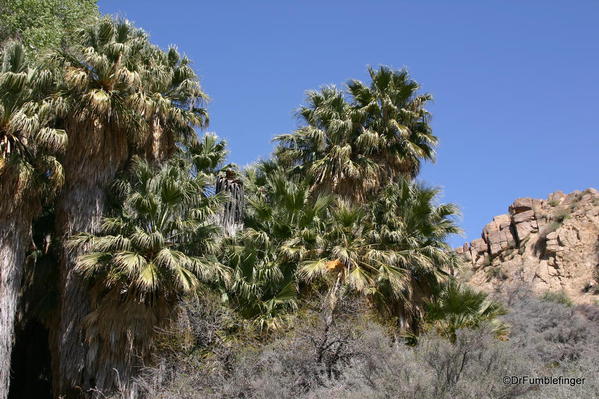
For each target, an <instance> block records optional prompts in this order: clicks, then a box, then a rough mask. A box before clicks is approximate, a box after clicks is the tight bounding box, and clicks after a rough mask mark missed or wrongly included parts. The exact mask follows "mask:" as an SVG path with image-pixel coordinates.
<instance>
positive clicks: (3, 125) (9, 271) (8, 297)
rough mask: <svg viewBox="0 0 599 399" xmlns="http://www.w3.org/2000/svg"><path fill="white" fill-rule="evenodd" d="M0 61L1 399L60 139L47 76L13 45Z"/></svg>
mask: <svg viewBox="0 0 599 399" xmlns="http://www.w3.org/2000/svg"><path fill="white" fill-rule="evenodd" d="M0 59H1V60H2V64H1V65H0V92H1V93H2V95H1V96H0V192H1V193H2V198H3V200H2V202H0V399H5V398H6V397H7V395H8V384H9V371H10V354H11V350H12V344H13V339H14V337H13V335H14V320H15V314H16V309H17V295H18V292H19V287H20V284H21V277H22V274H23V263H24V260H25V254H26V252H27V250H28V248H29V238H30V235H31V223H32V220H33V218H34V217H35V216H36V215H37V214H38V213H39V212H40V210H41V205H42V201H43V200H44V199H48V198H50V197H51V196H52V195H53V194H54V193H55V192H56V190H57V189H58V188H59V187H60V185H61V184H62V179H63V177H62V169H61V166H60V164H59V163H58V162H57V160H56V158H55V157H54V155H55V154H56V153H57V152H60V151H61V150H62V149H63V147H64V146H65V144H66V135H65V133H64V131H62V130H59V129H54V128H53V127H52V126H53V122H54V115H53V113H52V112H51V109H50V107H49V106H48V104H47V103H45V102H44V98H45V96H46V95H47V94H48V93H49V92H50V91H51V90H52V86H53V85H52V75H51V74H50V72H49V71H46V70H41V69H35V68H31V67H29V66H28V65H27V64H26V62H25V51H24V48H23V46H22V45H21V44H20V43H17V42H9V43H7V44H6V45H5V47H4V48H3V49H2V50H1V52H0Z"/></svg>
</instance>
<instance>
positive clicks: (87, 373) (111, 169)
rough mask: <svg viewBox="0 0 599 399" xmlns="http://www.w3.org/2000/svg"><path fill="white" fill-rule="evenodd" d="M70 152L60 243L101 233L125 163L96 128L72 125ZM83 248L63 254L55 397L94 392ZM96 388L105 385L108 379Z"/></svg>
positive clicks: (117, 138)
mask: <svg viewBox="0 0 599 399" xmlns="http://www.w3.org/2000/svg"><path fill="white" fill-rule="evenodd" d="M67 132H69V133H70V137H69V148H68V149H67V152H66V154H65V159H64V161H63V166H64V170H65V177H66V182H67V185H66V186H65V188H64V190H63V192H62V193H61V196H60V198H59V200H58V204H57V207H56V214H57V231H58V232H60V234H61V236H62V237H63V240H66V239H67V238H68V237H69V236H70V235H72V234H76V233H79V232H87V233H97V232H98V231H99V228H100V225H101V221H102V216H103V213H104V207H105V202H106V189H107V188H108V186H109V184H110V183H111V182H112V180H113V179H114V177H115V175H116V173H117V172H118V171H119V170H120V169H122V168H123V166H124V165H125V162H126V160H127V157H128V148H127V139H126V135H125V134H124V133H123V132H114V131H111V130H110V129H107V128H105V127H104V126H102V125H101V124H100V123H97V122H96V123H91V124H90V125H88V126H81V125H79V124H77V123H71V126H68V127H67ZM83 250H84V248H81V249H78V250H72V251H71V250H67V249H66V248H63V250H62V253H61V259H60V290H61V295H60V321H59V323H58V328H57V331H56V332H55V334H54V336H53V341H54V347H53V351H52V352H53V373H54V384H53V386H54V390H55V396H56V397H59V396H60V395H63V396H64V397H65V398H67V399H70V398H79V397H91V396H93V394H92V391H93V390H100V391H104V390H105V389H106V388H110V387H105V386H98V385H97V384H98V382H99V381H98V379H97V378H96V374H97V373H98V372H99V371H98V370H97V369H96V368H97V367H96V366H97V356H98V354H97V353H94V352H93V351H90V350H89V348H88V345H87V343H86V342H85V338H84V337H85V333H84V331H83V319H84V318H85V316H86V315H87V314H89V312H90V309H91V308H90V297H89V288H88V285H87V283H86V282H85V281H84V280H83V279H82V278H81V276H80V275H79V274H77V273H76V272H75V270H74V267H75V262H76V259H77V257H78V256H79V255H80V254H81V252H82V251H83ZM99 380H100V382H105V383H106V384H108V383H109V382H111V381H107V379H106V378H100V379H99Z"/></svg>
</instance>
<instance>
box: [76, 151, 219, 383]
mask: <svg viewBox="0 0 599 399" xmlns="http://www.w3.org/2000/svg"><path fill="white" fill-rule="evenodd" d="M190 172H191V169H190V164H189V163H187V162H185V161H182V160H175V161H173V162H171V163H169V164H168V165H165V166H164V167H162V168H161V169H157V168H156V167H152V166H151V165H150V164H149V163H147V162H145V161H142V160H140V159H135V160H134V162H133V166H132V168H131V171H130V173H129V176H130V177H129V178H128V179H121V180H118V181H117V182H116V183H115V187H116V188H117V191H118V199H119V201H118V202H119V203H120V204H121V205H120V206H119V207H118V208H117V209H116V210H115V212H114V213H115V215H114V216H112V217H106V218H104V219H103V222H102V227H101V230H100V232H99V233H97V234H89V233H82V234H78V235H75V236H73V237H72V238H71V241H70V245H69V246H70V247H71V248H83V249H84V252H83V254H82V255H80V256H79V257H78V258H77V261H76V267H75V271H76V272H78V273H80V274H81V275H82V276H83V277H84V278H85V279H86V280H88V281H90V283H91V292H92V306H91V311H90V312H89V314H87V315H86V316H85V318H84V319H83V325H84V332H85V339H86V342H87V343H88V345H89V356H88V359H87V361H88V362H89V363H91V364H93V365H94V366H93V368H94V369H96V370H98V371H99V372H98V373H96V378H97V380H96V385H97V387H102V390H103V391H104V392H105V393H108V392H110V391H111V390H114V389H116V388H117V387H118V388H120V389H124V390H125V391H134V387H133V385H132V377H133V376H134V375H135V373H136V371H138V370H137V369H136V368H135V367H136V366H137V367H139V366H141V365H142V363H147V362H149V361H150V360H151V359H150V358H149V354H150V349H151V347H152V343H153V339H154V337H155V334H156V329H157V328H164V327H166V326H168V324H169V323H170V322H171V321H172V320H173V317H174V316H175V315H176V312H177V305H178V304H179V301H180V300H181V298H182V297H183V296H184V295H186V294H193V293H194V292H196V291H197V289H198V288H199V287H200V285H201V284H202V282H215V281H221V282H222V281H226V280H227V279H228V271H227V268H226V267H224V266H223V265H221V264H220V263H219V262H218V261H217V260H216V257H215V252H216V251H215V250H216V247H217V245H216V240H215V238H216V234H217V233H218V228H217V227H216V226H215V225H214V224H213V223H212V220H213V216H214V213H215V212H216V211H217V209H218V206H219V201H220V198H219V197H217V196H212V197H208V196H206V194H205V188H206V185H207V184H208V183H209V181H208V180H207V179H205V178H204V177H203V176H199V177H193V176H192V175H191V173H190ZM115 370H116V371H115ZM119 381H120V382H121V386H117V384H118V382H119ZM97 389H100V388H97Z"/></svg>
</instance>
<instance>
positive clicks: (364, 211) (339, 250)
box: [299, 180, 458, 332]
mask: <svg viewBox="0 0 599 399" xmlns="http://www.w3.org/2000/svg"><path fill="white" fill-rule="evenodd" d="M437 193H438V191H437V190H434V189H428V188H425V187H423V186H420V185H418V184H415V183H411V182H409V181H407V180H401V181H400V182H399V183H398V184H395V185H392V186H389V187H387V188H386V189H385V190H383V191H382V192H381V193H380V194H379V199H378V200H377V201H374V202H372V203H370V204H368V206H367V207H365V206H361V207H357V206H355V205H352V204H350V203H348V202H346V201H339V202H338V203H337V205H336V207H335V208H334V210H333V212H332V218H331V225H330V226H328V227H327V229H326V233H325V234H324V235H323V237H322V240H321V242H322V243H323V244H324V247H322V248H321V255H320V257H319V258H318V259H315V260H309V261H305V262H304V263H303V266H302V267H301V268H300V270H299V277H300V278H302V279H304V280H307V281H311V280H313V279H315V278H317V277H325V278H326V279H328V280H329V281H330V285H331V288H330V292H329V299H328V301H329V308H328V315H327V317H328V322H331V321H332V317H333V312H334V308H335V305H336V301H337V298H338V295H339V292H340V290H342V289H347V290H350V291H352V292H355V293H357V294H359V295H362V296H364V297H366V298H368V299H369V301H370V303H371V304H372V306H373V307H374V308H375V309H376V310H377V311H378V313H379V314H380V315H382V316H383V317H384V318H386V319H389V318H393V319H395V320H397V323H398V327H399V328H400V330H403V331H408V330H409V331H412V332H417V331H418V328H419V324H420V321H421V319H422V317H423V307H424V304H425V300H426V299H427V298H430V296H431V295H432V293H433V290H434V287H435V286H436V285H437V284H438V282H439V281H441V280H443V279H444V278H445V276H446V275H447V273H446V269H447V268H450V267H451V266H452V265H453V263H454V262H455V258H454V257H453V256H452V255H451V254H450V253H449V251H448V249H449V248H448V246H447V244H446V243H445V241H444V240H445V239H446V237H447V235H449V234H452V233H456V232H458V229H457V227H456V226H455V224H454V222H453V220H452V216H453V215H455V214H456V212H457V209H456V207H455V206H454V205H451V204H441V205H435V204H434V203H433V200H434V199H435V197H436V195H437Z"/></svg>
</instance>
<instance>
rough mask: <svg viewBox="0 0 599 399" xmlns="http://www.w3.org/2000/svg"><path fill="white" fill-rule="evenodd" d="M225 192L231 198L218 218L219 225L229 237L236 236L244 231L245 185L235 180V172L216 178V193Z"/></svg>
mask: <svg viewBox="0 0 599 399" xmlns="http://www.w3.org/2000/svg"><path fill="white" fill-rule="evenodd" d="M222 191H224V192H225V193H227V195H228V196H229V198H228V199H227V201H226V202H225V204H224V205H223V208H222V210H221V212H220V214H219V217H218V223H219V224H220V226H221V227H222V228H223V230H224V231H225V234H226V235H228V236H234V235H235V234H236V233H237V232H238V231H239V230H241V229H243V216H244V214H243V213H244V207H245V194H244V190H243V183H242V182H241V181H240V180H239V179H236V178H235V175H234V174H233V172H229V171H227V176H225V177H221V176H219V177H217V178H216V193H217V194H218V193H220V192H222Z"/></svg>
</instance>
